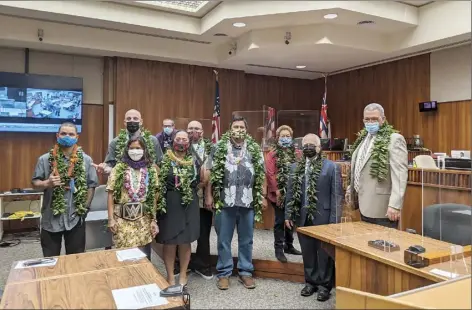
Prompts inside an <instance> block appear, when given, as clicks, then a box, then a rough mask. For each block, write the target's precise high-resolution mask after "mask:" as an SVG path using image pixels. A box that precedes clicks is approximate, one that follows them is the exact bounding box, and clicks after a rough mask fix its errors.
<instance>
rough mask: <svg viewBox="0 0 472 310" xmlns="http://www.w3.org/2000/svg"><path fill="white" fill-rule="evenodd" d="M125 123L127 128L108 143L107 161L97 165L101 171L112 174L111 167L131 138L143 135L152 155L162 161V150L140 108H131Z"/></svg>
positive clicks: (158, 161)
mask: <svg viewBox="0 0 472 310" xmlns="http://www.w3.org/2000/svg"><path fill="white" fill-rule="evenodd" d="M123 124H124V125H125V127H126V129H122V130H121V131H120V133H119V135H118V137H115V138H114V139H113V140H112V141H111V142H110V144H109V145H108V152H107V155H106V157H105V162H104V163H101V164H99V165H95V168H96V169H97V171H98V172H99V173H105V174H110V172H111V169H112V168H113V167H114V166H115V165H116V163H117V162H118V161H119V160H120V159H121V156H122V155H123V151H124V149H125V147H126V144H127V143H128V140H129V139H133V138H137V137H140V136H141V137H143V139H144V141H145V143H146V148H147V149H148V150H149V151H150V156H151V157H152V159H153V160H154V161H155V163H156V164H158V163H160V161H161V159H162V150H161V147H160V145H159V143H158V141H157V139H156V137H154V136H153V135H152V134H151V133H150V132H149V131H148V130H146V129H144V128H143V127H142V126H143V118H142V117H141V113H140V112H139V111H138V110H134V109H131V110H129V111H128V112H126V113H125V119H124V122H123Z"/></svg>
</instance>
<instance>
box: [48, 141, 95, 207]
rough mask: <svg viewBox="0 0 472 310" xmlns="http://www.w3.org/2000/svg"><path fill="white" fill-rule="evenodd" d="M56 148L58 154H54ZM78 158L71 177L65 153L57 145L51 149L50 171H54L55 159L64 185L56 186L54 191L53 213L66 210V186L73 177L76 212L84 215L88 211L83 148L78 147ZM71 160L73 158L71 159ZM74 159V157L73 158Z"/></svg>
mask: <svg viewBox="0 0 472 310" xmlns="http://www.w3.org/2000/svg"><path fill="white" fill-rule="evenodd" d="M54 149H56V155H55V156H54ZM76 156H77V158H76V159H75V160H76V162H75V164H74V169H73V171H72V174H71V177H69V175H68V169H69V166H68V165H67V164H66V162H65V161H64V153H63V152H62V150H61V148H60V147H58V146H57V145H56V146H55V147H54V148H52V149H51V150H50V151H49V166H50V169H51V170H50V172H51V173H53V171H54V170H53V169H54V161H55V162H56V164H57V172H58V173H59V176H60V177H61V182H62V183H64V184H65V185H64V186H56V187H54V189H53V191H52V206H51V207H52V212H53V215H60V214H63V213H64V212H65V211H66V207H67V202H66V199H65V193H66V188H65V187H66V186H68V185H69V183H70V180H71V178H74V187H75V190H74V192H73V193H72V197H73V202H74V206H75V212H76V213H77V215H79V216H80V215H84V214H85V213H86V212H87V206H86V203H87V176H86V173H85V164H84V152H83V151H82V148H80V147H78V148H77V153H76ZM69 160H71V159H69ZM72 160H73V159H72Z"/></svg>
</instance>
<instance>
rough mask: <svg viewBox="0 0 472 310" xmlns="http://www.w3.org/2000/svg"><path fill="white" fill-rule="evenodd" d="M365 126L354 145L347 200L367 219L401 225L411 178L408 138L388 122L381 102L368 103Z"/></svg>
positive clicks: (365, 112)
mask: <svg viewBox="0 0 472 310" xmlns="http://www.w3.org/2000/svg"><path fill="white" fill-rule="evenodd" d="M364 127H365V128H364V129H362V130H361V131H360V132H359V134H358V138H357V140H356V141H355V142H354V144H353V147H352V149H353V153H352V157H351V158H352V159H351V181H350V186H349V188H348V190H347V191H346V200H347V202H348V203H353V204H354V208H355V209H359V211H360V214H361V219H362V220H363V221H365V222H368V223H372V224H377V225H382V226H386V227H390V228H398V221H399V219H400V213H401V208H402V206H403V199H404V196H405V191H406V185H407V178H408V151H407V148H406V142H405V138H403V136H402V135H400V134H399V133H397V131H396V130H395V129H393V127H392V126H391V125H389V124H388V122H387V120H386V118H385V113H384V109H383V107H382V106H381V105H380V104H378V103H371V104H369V105H367V106H366V107H365V109H364Z"/></svg>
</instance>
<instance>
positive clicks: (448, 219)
mask: <svg viewBox="0 0 472 310" xmlns="http://www.w3.org/2000/svg"><path fill="white" fill-rule="evenodd" d="M471 211H472V207H470V206H466V205H461V204H456V203H443V204H435V205H430V206H428V207H426V208H424V210H423V225H424V227H423V230H424V235H425V236H427V237H430V238H433V239H437V240H442V241H445V242H449V243H452V244H457V245H462V246H465V245H471V244H472V226H471V222H472V215H471Z"/></svg>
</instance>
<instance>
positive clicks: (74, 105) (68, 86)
mask: <svg viewBox="0 0 472 310" xmlns="http://www.w3.org/2000/svg"><path fill="white" fill-rule="evenodd" d="M82 97H83V92H82V79H81V78H72V77H59V76H46V75H33V74H19V73H7V72H0V131H10V132H57V131H58V130H59V126H60V124H62V123H64V122H72V123H74V124H76V125H77V129H78V131H79V132H81V130H82Z"/></svg>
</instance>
